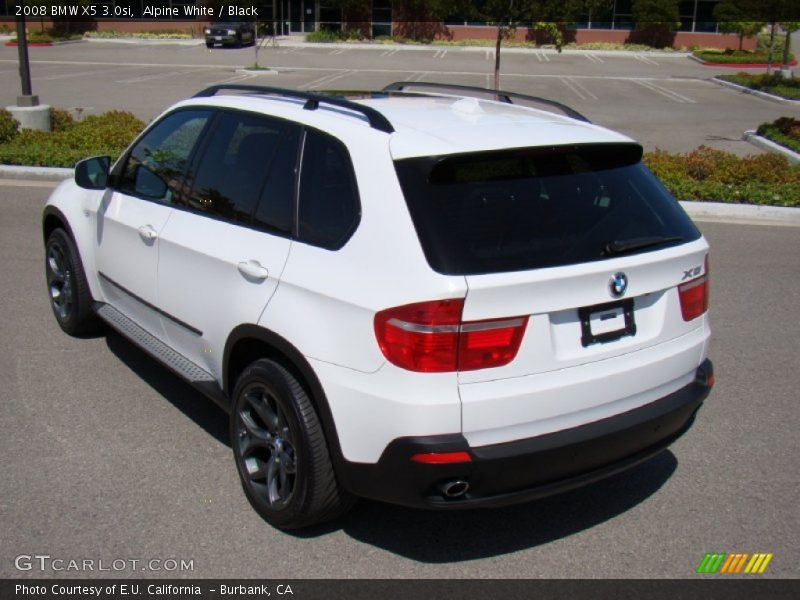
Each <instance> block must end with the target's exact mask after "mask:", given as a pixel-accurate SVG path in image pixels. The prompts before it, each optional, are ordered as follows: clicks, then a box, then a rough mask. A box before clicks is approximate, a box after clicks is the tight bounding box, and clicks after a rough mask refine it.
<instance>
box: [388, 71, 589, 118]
mask: <svg viewBox="0 0 800 600" xmlns="http://www.w3.org/2000/svg"><path fill="white" fill-rule="evenodd" d="M406 88H427V89H431V90H441V91H444V90H455V91H456V92H459V93H457V94H456V95H459V96H471V97H475V96H476V94H477V93H478V92H479V93H481V94H490V95H492V96H494V99H495V100H497V101H499V102H505V103H507V104H514V99H515V98H516V99H518V100H528V101H530V102H536V103H538V104H544V105H545V106H552V107H553V108H557V109H559V110H561V111H562V112H563V113H564V114H566V115H567V116H568V117H572V118H573V119H577V120H579V121H584V122H586V123H591V121H590V120H589V119H587V118H586V117H585V116H583V115H582V114H581V113H579V112H578V111H577V110H575V109H573V108H570V107H569V106H567V105H565V104H561V102H556V101H555V100H548V99H547V98H540V97H539V96H527V95H525V94H518V93H516V92H504V91H502V90H492V89H488V88H482V87H477V86H472V85H454V84H450V83H433V82H428V81H395V82H394V83H390V84H389V85H387V86H386V87H385V88H383V91H384V92H403V91H405V90H406Z"/></svg>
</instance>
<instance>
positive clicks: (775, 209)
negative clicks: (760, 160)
mask: <svg viewBox="0 0 800 600" xmlns="http://www.w3.org/2000/svg"><path fill="white" fill-rule="evenodd" d="M680 204H681V206H682V207H683V209H684V210H685V211H686V213H687V214H688V215H689V216H690V217H691V218H692V219H695V220H697V221H719V222H725V223H742V224H744V223H753V224H760V225H790V226H793V227H800V208H794V207H790V206H761V205H756V204H729V203H727V202H681V203H680Z"/></svg>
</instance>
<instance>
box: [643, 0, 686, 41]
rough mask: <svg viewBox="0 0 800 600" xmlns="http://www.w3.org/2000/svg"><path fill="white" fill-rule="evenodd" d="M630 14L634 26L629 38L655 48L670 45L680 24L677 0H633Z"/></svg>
mask: <svg viewBox="0 0 800 600" xmlns="http://www.w3.org/2000/svg"><path fill="white" fill-rule="evenodd" d="M631 16H632V17H633V22H634V24H635V26H636V30H635V32H634V35H632V36H631V38H632V39H633V40H635V41H639V42H643V43H646V44H649V45H651V46H655V47H656V48H664V47H666V46H671V45H672V42H673V41H674V39H675V33H674V32H675V30H676V29H677V28H678V27H680V25H681V19H680V9H679V7H678V0H633V4H632V6H631Z"/></svg>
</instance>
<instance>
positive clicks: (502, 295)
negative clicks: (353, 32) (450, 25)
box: [43, 83, 714, 529]
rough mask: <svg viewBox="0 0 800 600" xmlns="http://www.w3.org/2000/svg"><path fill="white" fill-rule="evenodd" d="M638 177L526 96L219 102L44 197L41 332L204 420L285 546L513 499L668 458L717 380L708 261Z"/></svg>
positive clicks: (161, 124) (633, 152) (435, 89)
mask: <svg viewBox="0 0 800 600" xmlns="http://www.w3.org/2000/svg"><path fill="white" fill-rule="evenodd" d="M410 86H413V87H410ZM535 106H539V107H540V108H535ZM541 107H544V109H542V108H541ZM554 109H558V110H560V111H561V112H562V113H565V114H556V112H554ZM641 157H642V148H641V147H640V146H639V145H637V144H635V143H634V142H633V141H632V140H630V139H628V138H626V137H624V136H622V135H619V134H617V133H614V132H612V131H609V130H607V129H604V128H602V127H598V126H596V125H593V124H591V123H589V122H588V121H587V120H586V119H585V118H583V117H582V116H581V115H579V114H577V113H575V112H574V111H572V110H571V109H569V108H567V107H564V106H562V105H558V104H557V103H554V102H551V101H547V100H543V99H540V98H533V97H528V96H521V95H519V94H512V93H506V92H494V91H489V90H482V89H477V88H465V87H459V86H450V85H446V86H445V85H436V84H418V83H415V84H408V83H400V84H392V85H391V86H389V87H388V88H386V89H385V90H384V91H383V92H380V93H375V94H365V95H362V96H360V97H353V96H351V97H349V98H345V97H342V96H333V95H316V94H310V93H304V92H297V91H292V90H283V89H277V88H267V87H256V86H245V85H229V86H214V87H211V88H209V89H206V90H204V91H202V92H200V93H198V94H197V95H196V96H195V97H193V98H191V99H188V100H185V101H182V102H179V103H178V104H176V105H175V106H172V107H171V108H169V109H168V110H167V111H166V112H165V113H163V114H162V115H161V116H160V117H158V118H157V119H156V120H155V121H154V122H153V123H152V124H151V125H150V126H149V127H148V128H147V129H146V130H145V131H144V132H143V133H142V134H141V135H140V136H139V137H138V138H137V139H136V140H135V141H134V142H133V143H132V144H131V146H130V147H129V148H128V149H127V150H126V151H125V152H124V153H123V154H122V156H121V157H120V158H119V159H118V160H116V162H114V164H113V165H111V161H110V159H109V158H108V157H98V158H90V159H87V160H85V161H82V162H80V163H78V165H77V166H76V170H75V180H74V181H67V182H64V183H62V184H61V185H60V186H59V187H58V188H57V189H56V190H55V191H54V192H53V194H52V196H51V197H50V199H49V201H48V202H47V206H46V208H45V210H44V216H43V233H44V240H45V245H46V276H47V285H48V289H49V294H50V298H51V302H52V307H53V312H54V314H55V317H56V319H57V320H58V323H59V325H60V326H61V328H62V329H63V330H64V331H65V332H67V333H68V334H75V333H79V332H81V331H84V330H85V329H86V328H88V327H91V326H92V325H93V323H95V322H97V320H98V319H99V320H101V321H104V322H105V323H107V324H108V325H110V326H111V327H112V328H114V329H115V330H117V331H118V332H119V333H121V334H122V335H124V336H126V337H127V338H129V339H130V340H131V341H132V342H133V343H135V344H137V345H138V346H140V347H141V348H142V349H144V350H145V351H146V352H148V353H150V354H152V356H153V357H154V358H155V359H157V360H159V361H161V362H162V363H163V364H165V365H166V366H167V367H169V368H171V369H172V370H173V371H174V372H175V373H176V374H178V375H179V376H181V377H183V378H184V379H186V380H187V381H188V382H190V383H191V384H192V385H193V386H195V387H196V388H197V389H198V390H200V391H201V392H203V393H204V394H205V395H207V396H209V397H210V398H211V399H213V400H214V401H216V402H218V403H219V404H220V405H221V406H222V407H224V408H225V409H226V410H227V411H228V413H229V414H230V441H231V445H232V447H233V453H234V458H235V462H236V466H237V468H238V471H239V474H240V476H241V481H242V485H243V488H244V492H245V494H246V495H247V498H248V499H249V501H250V502H251V503H252V505H253V507H254V508H255V509H256V510H257V511H258V512H259V513H260V514H261V515H263V517H264V518H265V519H266V520H267V521H269V522H270V523H272V524H273V525H275V526H277V527H280V528H284V529H291V528H299V527H304V526H309V525H312V524H315V523H319V522H321V521H324V520H327V519H331V518H334V517H335V516H337V515H339V514H341V513H342V512H344V511H345V510H346V509H347V508H348V507H349V506H350V505H351V503H352V501H353V499H354V498H356V497H368V498H375V499H379V500H385V501H388V502H395V503H399V504H403V505H407V506H414V507H427V508H437V509H456V508H469V507H486V506H501V505H505V504H510V503H514V502H522V501H526V500H529V499H532V498H536V497H539V496H543V495H546V494H552V493H555V492H558V491H561V490H565V489H569V488H573V487H576V486H579V485H583V484H586V483H589V482H592V481H595V480H597V479H599V478H602V477H606V476H608V475H610V474H613V473H616V472H618V471H620V470H622V469H625V468H628V467H630V466H632V465H635V464H637V463H640V462H642V461H644V460H646V459H647V458H649V457H651V456H653V455H654V454H656V453H658V452H660V451H661V450H663V449H664V448H665V447H666V446H667V445H669V444H670V443H671V442H672V441H673V440H675V439H676V438H677V437H678V436H680V435H681V434H683V433H684V432H685V431H686V430H687V429H688V428H689V427H690V425H691V424H692V422H693V420H694V416H695V413H696V412H697V410H698V408H699V407H700V405H701V404H702V402H703V400H704V399H705V398H706V396H707V395H708V393H709V391H710V389H711V386H712V385H713V379H714V377H713V370H712V366H711V363H710V362H709V360H708V359H707V355H708V342H709V325H708V315H707V309H708V291H709V281H708V250H709V247H708V244H707V243H706V240H705V239H704V238H703V236H702V235H701V234H700V232H699V231H698V230H697V229H696V228H695V226H694V225H693V223H692V222H691V220H690V219H689V218H688V217H687V216H686V214H685V213H684V212H683V210H682V209H681V207H680V206H679V204H678V203H677V202H676V201H675V199H674V198H672V197H671V196H670V195H669V193H668V192H667V191H666V190H665V189H664V188H663V187H662V186H661V185H660V183H659V182H658V181H657V180H656V178H655V177H654V176H653V175H652V174H651V173H650V172H649V171H648V169H647V168H646V167H645V166H644V165H643V164H642V162H641Z"/></svg>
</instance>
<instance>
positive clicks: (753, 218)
mask: <svg viewBox="0 0 800 600" xmlns="http://www.w3.org/2000/svg"><path fill="white" fill-rule="evenodd" d="M72 175H73V169H58V168H53V167H18V166H13V165H0V180H1V179H17V180H38V181H61V180H63V179H69V178H70V177H72ZM680 204H681V206H682V207H683V209H684V210H685V211H686V213H687V214H688V215H689V216H690V217H691V218H692V219H695V220H697V221H720V222H726V223H758V224H763V225H791V226H794V227H800V208H793V207H785V206H758V205H753V204H728V203H724V202H681V203H680Z"/></svg>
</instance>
